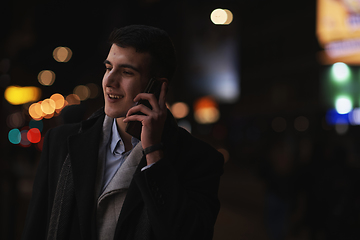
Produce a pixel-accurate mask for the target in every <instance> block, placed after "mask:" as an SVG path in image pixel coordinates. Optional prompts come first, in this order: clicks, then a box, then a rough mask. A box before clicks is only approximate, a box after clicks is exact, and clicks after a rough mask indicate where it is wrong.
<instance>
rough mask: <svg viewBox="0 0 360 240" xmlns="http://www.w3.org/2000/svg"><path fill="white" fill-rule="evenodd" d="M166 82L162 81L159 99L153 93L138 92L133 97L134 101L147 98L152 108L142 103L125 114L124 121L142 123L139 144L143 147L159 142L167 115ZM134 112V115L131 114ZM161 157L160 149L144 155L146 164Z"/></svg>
mask: <svg viewBox="0 0 360 240" xmlns="http://www.w3.org/2000/svg"><path fill="white" fill-rule="evenodd" d="M166 90H167V82H166V81H164V82H163V84H162V86H161V92H160V96H159V100H157V99H156V97H155V96H154V94H150V93H140V94H138V95H137V96H136V97H135V98H134V102H138V101H140V100H141V99H145V100H148V101H149V103H150V105H151V107H152V110H151V109H150V108H148V107H146V106H144V105H142V104H140V105H137V106H134V107H132V108H130V109H129V111H128V112H127V114H126V117H125V119H124V120H123V121H124V122H125V123H127V122H129V121H139V122H141V124H142V130H141V144H142V147H143V149H145V148H147V147H150V146H153V145H155V144H159V143H161V136H162V133H163V130H164V124H165V120H166V116H167V107H166V104H165V98H166ZM136 112H142V113H144V114H145V115H135V114H134V113H136ZM132 114H134V115H132ZM162 157H163V152H162V150H158V151H155V152H153V153H149V154H147V155H146V159H147V162H148V165H149V164H151V163H154V162H157V161H158V160H160V158H162Z"/></svg>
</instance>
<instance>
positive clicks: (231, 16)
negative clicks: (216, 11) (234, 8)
mask: <svg viewBox="0 0 360 240" xmlns="http://www.w3.org/2000/svg"><path fill="white" fill-rule="evenodd" d="M224 11H225V12H226V15H227V19H226V22H225V23H224V24H225V25H229V24H230V23H231V22H232V20H233V18H234V17H233V14H232V12H231V11H230V10H228V9H224Z"/></svg>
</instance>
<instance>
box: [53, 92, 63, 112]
mask: <svg viewBox="0 0 360 240" xmlns="http://www.w3.org/2000/svg"><path fill="white" fill-rule="evenodd" d="M50 99H52V100H53V101H54V102H55V109H56V110H58V109H62V108H63V107H64V105H65V98H64V97H63V95H61V94H60V93H55V94H53V95H51V97H50Z"/></svg>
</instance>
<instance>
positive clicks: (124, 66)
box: [104, 59, 140, 72]
mask: <svg viewBox="0 0 360 240" xmlns="http://www.w3.org/2000/svg"><path fill="white" fill-rule="evenodd" d="M104 64H109V65H111V66H112V63H111V62H110V61H109V60H107V59H106V60H105V61H104ZM117 66H118V67H123V68H131V69H133V70H134V71H137V72H140V70H139V69H138V68H137V67H134V66H133V65H130V64H119V65H117Z"/></svg>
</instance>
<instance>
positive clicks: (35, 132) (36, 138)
mask: <svg viewBox="0 0 360 240" xmlns="http://www.w3.org/2000/svg"><path fill="white" fill-rule="evenodd" d="M26 136H27V139H28V140H29V142H31V143H38V142H40V140H41V133H40V130H39V129H37V128H31V129H30V130H29V131H28V132H27V134H26Z"/></svg>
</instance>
